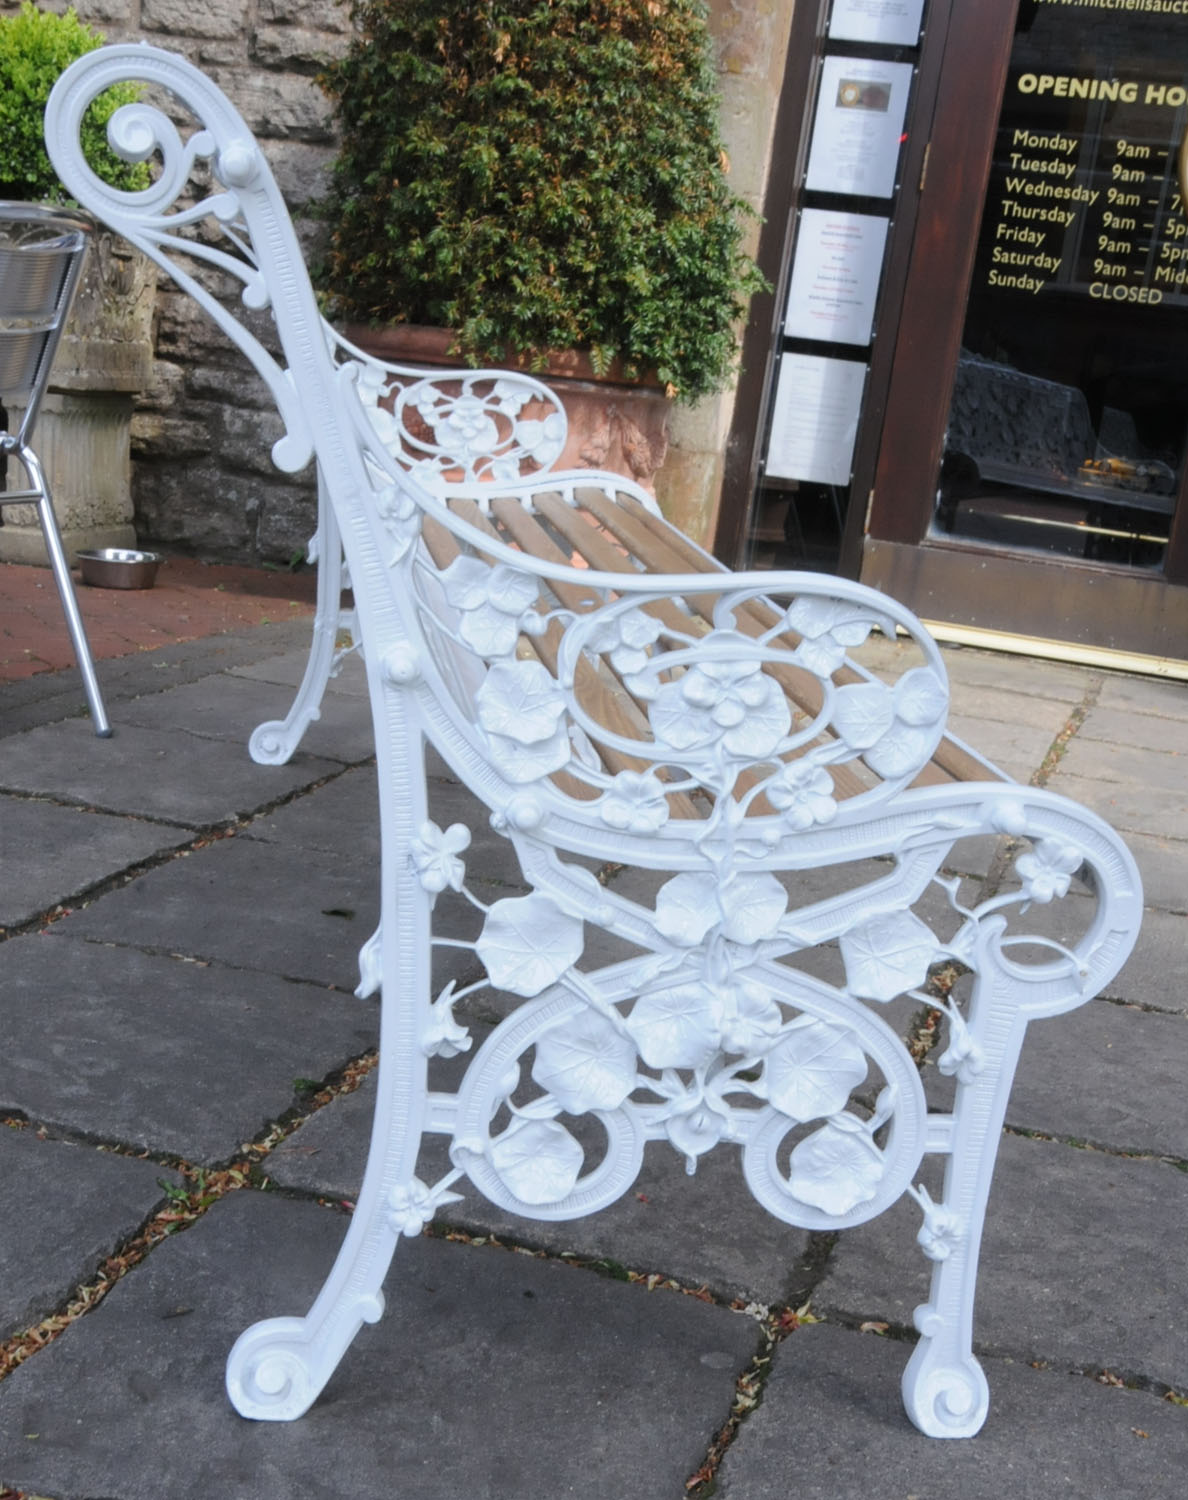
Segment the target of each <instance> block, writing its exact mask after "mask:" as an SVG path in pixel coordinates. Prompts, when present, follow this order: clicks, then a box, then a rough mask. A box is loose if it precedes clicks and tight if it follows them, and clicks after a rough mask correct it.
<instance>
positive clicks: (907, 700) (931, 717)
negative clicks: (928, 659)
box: [895, 667, 949, 727]
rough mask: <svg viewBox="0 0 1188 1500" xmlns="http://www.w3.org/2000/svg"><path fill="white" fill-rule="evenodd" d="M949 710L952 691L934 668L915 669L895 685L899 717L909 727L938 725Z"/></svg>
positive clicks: (904, 675)
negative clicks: (938, 721)
mask: <svg viewBox="0 0 1188 1500" xmlns="http://www.w3.org/2000/svg"><path fill="white" fill-rule="evenodd" d="M948 707H949V694H948V691H947V690H946V688H945V685H944V683H943V682H942V681H941V680H940V678H939V677H938V676H937V675H936V673H935V672H934V671H933V670H932V668H931V667H913V668H912V670H911V671H910V672H905V673H904V674H903V676H902V677H901V678H900V679H899V681H898V682H897V683H896V684H895V717H896V718H897V719H902V720H903V722H904V723H905V724H911V725H913V726H915V727H921V726H924V725H928V724H935V723H936V722H937V720H938V719H941V718H943V717H944V715H945V712H946V710H947V709H948Z"/></svg>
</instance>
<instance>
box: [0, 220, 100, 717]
mask: <svg viewBox="0 0 1188 1500" xmlns="http://www.w3.org/2000/svg"><path fill="white" fill-rule="evenodd" d="M93 229H94V224H93V222H92V221H91V219H89V218H88V217H87V216H86V215H84V214H81V213H78V212H74V211H67V210H65V209H49V208H42V207H40V206H39V205H37V204H33V203H0V401H3V403H4V405H5V407H7V406H8V404H9V403H10V402H16V403H18V405H21V406H23V408H24V411H23V414H22V416H21V418H20V422H19V425H18V426H17V429H16V431H15V432H7V431H0V454H2V455H3V456H4V457H5V458H6V459H7V458H14V459H16V460H17V462H18V463H19V464H20V465H21V466H22V468H23V469H24V471H25V477H26V479H27V481H28V488H26V489H4V490H0V507H2V506H5V505H17V504H21V505H35V506H36V507H37V516H38V519H39V521H40V522H41V530H42V534H43V536H44V537H45V548H46V551H47V552H48V553H49V561H50V567H51V568H52V570H53V574H54V581H55V582H56V583H57V585H58V593H59V595H60V597H61V600H62V609H63V611H64V612H65V615H66V625H67V628H68V629H69V631H70V639H71V641H72V642H73V643H74V654H75V656H76V657H77V658H78V665H79V670H80V671H81V673H82V679H83V686H84V688H85V689H86V694H87V704H88V706H89V707H90V710H91V718H92V720H93V721H94V724H95V733H96V734H97V735H99V736H100V737H101V738H103V739H106V738H108V737H109V736H110V734H111V726H110V725H109V724H108V722H107V713H106V711H105V709H104V707H103V698H102V696H101V694H100V692H99V682H98V679H97V678H96V676H95V664H94V662H93V661H92V659H91V648H90V645H89V644H88V641H87V634H86V630H85V629H84V628H83V622H82V616H81V615H80V613H79V609H78V600H77V599H76V598H75V594H74V582H73V580H72V579H71V577H70V567H69V564H68V563H67V561H66V553H65V550H64V549H63V546H62V537H61V534H60V532H59V531H58V522H57V518H56V517H55V515H54V507H53V499H52V497H51V495H50V489H49V483H48V481H47V480H46V477H45V471H44V470H43V469H42V467H41V462H40V460H39V459H38V457H37V454H36V453H35V452H34V451H33V449H32V447H31V446H30V438H31V436H32V433H33V427H34V424H35V423H36V421H37V413H38V411H39V410H40V407H41V398H42V396H43V395H44V394H45V388H46V385H47V384H48V382H49V373H50V367H51V366H52V365H53V362H54V355H55V354H56V353H57V350H58V341H59V339H60V338H61V336H62V329H63V327H64V326H65V323H66V318H67V316H68V314H69V312H70V305H71V303H72V302H73V300H74V293H75V289H76V287H77V286H78V279H79V276H80V274H81V272H82V266H83V259H84V257H85V255H86V252H87V245H88V243H89V241H90V236H91V233H92V231H93ZM11 472H12V471H11V469H10V470H9V475H10V476H11Z"/></svg>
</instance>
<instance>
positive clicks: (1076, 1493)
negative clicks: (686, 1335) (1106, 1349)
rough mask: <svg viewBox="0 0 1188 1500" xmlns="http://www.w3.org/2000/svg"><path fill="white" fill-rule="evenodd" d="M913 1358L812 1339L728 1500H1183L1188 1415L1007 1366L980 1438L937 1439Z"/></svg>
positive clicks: (774, 1396)
mask: <svg viewBox="0 0 1188 1500" xmlns="http://www.w3.org/2000/svg"><path fill="white" fill-rule="evenodd" d="M909 1353H910V1349H909V1347H908V1346H907V1345H906V1344H902V1343H898V1342H895V1341H893V1340H889V1339H885V1338H880V1337H878V1336H877V1335H874V1334H861V1333H851V1332H849V1331H848V1330H845V1329H840V1328H833V1327H828V1326H822V1325H817V1326H814V1327H808V1328H801V1329H798V1330H797V1332H796V1333H794V1334H793V1335H792V1336H791V1338H789V1339H787V1340H785V1342H784V1343H783V1344H781V1345H780V1347H779V1350H778V1351H777V1354H776V1358H775V1361H774V1364H773V1368H772V1373H771V1375H770V1377H769V1379H768V1381H767V1385H766V1387H765V1390H764V1396H763V1403H762V1405H761V1406H760V1407H759V1409H758V1410H757V1411H755V1412H753V1413H752V1414H751V1416H749V1417H748V1418H747V1420H746V1421H745V1422H744V1423H743V1425H742V1427H741V1429H740V1430H739V1433H738V1436H737V1437H736V1439H735V1441H734V1443H733V1444H732V1446H731V1447H730V1448H729V1450H728V1451H727V1454H726V1458H725V1460H724V1462H723V1464H722V1467H721V1469H720V1471H719V1475H718V1488H717V1489H716V1490H715V1492H714V1493H715V1500H790V1497H795V1500H844V1497H850V1496H862V1497H863V1500H954V1497H957V1496H959V1497H960V1500H1041V1497H1042V1500H1055V1497H1067V1500H1090V1497H1093V1500H1098V1497H1100V1500H1105V1497H1106V1496H1111V1497H1113V1496H1118V1497H1121V1496H1125V1497H1126V1500H1172V1497H1173V1496H1174V1495H1178V1494H1180V1493H1181V1492H1182V1489H1183V1483H1184V1469H1185V1465H1186V1464H1188V1411H1185V1410H1184V1408H1182V1407H1178V1406H1171V1405H1169V1404H1168V1403H1167V1402H1166V1401H1160V1400H1159V1399H1158V1398H1157V1397H1154V1396H1151V1395H1147V1394H1145V1393H1142V1392H1138V1391H1128V1390H1118V1389H1115V1388H1111V1387H1109V1386H1103V1385H1099V1384H1097V1383H1096V1382H1095V1381H1093V1380H1090V1379H1087V1378H1086V1377H1084V1376H1079V1375H1068V1374H1065V1373H1063V1372H1056V1371H1053V1370H1033V1369H1030V1368H1028V1367H1027V1366H1026V1365H1020V1364H1010V1363H1007V1362H999V1361H993V1362H989V1363H987V1364H986V1366H985V1368H986V1375H987V1378H988V1379H989V1382H990V1414H989V1417H988V1418H987V1421H986V1426H985V1427H984V1428H983V1429H982V1431H981V1432H980V1433H979V1434H978V1436H977V1437H975V1438H973V1439H970V1440H967V1441H956V1442H951V1441H944V1440H938V1439H933V1438H926V1437H924V1436H922V1435H921V1434H920V1433H918V1432H917V1431H916V1430H915V1428H914V1427H912V1426H911V1424H910V1423H909V1421H908V1419H907V1417H906V1415H905V1414H904V1411H903V1406H902V1403H901V1401H900V1396H899V1377H900V1372H901V1370H902V1368H903V1365H904V1364H905V1363H906V1361H907V1356H908V1354H909Z"/></svg>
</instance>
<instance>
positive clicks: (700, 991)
mask: <svg viewBox="0 0 1188 1500" xmlns="http://www.w3.org/2000/svg"><path fill="white" fill-rule="evenodd" d="M627 1029H628V1031H630V1033H631V1035H632V1036H633V1037H634V1038H635V1044H636V1046H637V1047H638V1048H639V1051H640V1056H641V1057H642V1058H643V1060H644V1062H646V1063H647V1064H648V1066H649V1067H652V1068H699V1067H701V1066H702V1065H703V1064H705V1063H708V1062H709V1061H710V1060H711V1059H712V1058H713V1057H714V1056H715V1055H716V1054H717V1051H718V1047H719V1039H720V1031H719V1007H718V1005H717V1004H716V1002H715V998H714V996H713V994H712V992H711V991H710V990H709V989H708V988H707V987H706V986H705V985H704V984H701V983H699V982H697V981H693V982H692V983H689V984H676V985H669V986H668V987H667V988H665V989H660V990H650V991H649V992H648V993H647V994H646V995H643V996H641V997H640V999H638V1000H637V1001H636V1002H635V1006H634V1008H633V1010H632V1012H631V1014H630V1016H628V1018H627Z"/></svg>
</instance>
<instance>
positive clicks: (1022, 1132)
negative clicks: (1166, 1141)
mask: <svg viewBox="0 0 1188 1500" xmlns="http://www.w3.org/2000/svg"><path fill="white" fill-rule="evenodd" d="M1008 1107H1009V1106H1008ZM1002 1133H1003V1135H1016V1136H1021V1137H1022V1138H1023V1139H1024V1140H1028V1141H1050V1142H1051V1143H1052V1144H1053V1145H1055V1146H1067V1147H1069V1149H1070V1150H1072V1151H1091V1152H1093V1154H1094V1155H1095V1156H1112V1157H1116V1158H1118V1159H1120V1160H1122V1161H1153V1162H1158V1163H1159V1164H1160V1165H1162V1166H1165V1167H1173V1168H1174V1169H1175V1170H1176V1171H1177V1172H1186V1173H1188V1159H1185V1158H1184V1157H1182V1156H1172V1155H1167V1154H1165V1153H1163V1152H1161V1151H1152V1150H1150V1149H1149V1148H1147V1147H1143V1146H1118V1145H1113V1144H1111V1143H1110V1142H1108V1141H1094V1140H1090V1139H1088V1138H1087V1137H1085V1136H1080V1135H1056V1134H1052V1133H1050V1132H1048V1131H1046V1130H1032V1129H1031V1128H1029V1127H1028V1126H1026V1125H1012V1124H1011V1122H1010V1121H1009V1120H1008V1121H1007V1123H1006V1124H1005V1125H1004V1126H1003V1127H1002Z"/></svg>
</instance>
